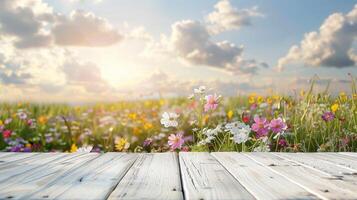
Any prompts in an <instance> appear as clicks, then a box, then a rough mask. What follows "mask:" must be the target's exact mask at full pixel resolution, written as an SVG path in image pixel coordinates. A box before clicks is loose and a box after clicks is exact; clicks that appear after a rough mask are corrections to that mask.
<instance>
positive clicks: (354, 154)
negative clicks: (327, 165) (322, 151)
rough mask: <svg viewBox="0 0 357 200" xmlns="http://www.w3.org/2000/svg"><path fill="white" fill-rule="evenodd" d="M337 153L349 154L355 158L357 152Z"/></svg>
mask: <svg viewBox="0 0 357 200" xmlns="http://www.w3.org/2000/svg"><path fill="white" fill-rule="evenodd" d="M339 154H342V155H347V156H351V157H353V158H357V152H339Z"/></svg>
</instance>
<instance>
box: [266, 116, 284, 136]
mask: <svg viewBox="0 0 357 200" xmlns="http://www.w3.org/2000/svg"><path fill="white" fill-rule="evenodd" d="M269 127H270V129H271V130H272V131H273V133H280V132H282V131H285V130H286V128H287V126H286V124H285V122H284V121H283V119H281V118H280V117H279V118H278V119H273V120H271V121H270V124H269Z"/></svg>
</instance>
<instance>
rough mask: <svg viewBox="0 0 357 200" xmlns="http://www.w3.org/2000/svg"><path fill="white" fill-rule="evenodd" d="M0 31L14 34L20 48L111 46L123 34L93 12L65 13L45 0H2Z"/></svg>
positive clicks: (4, 33)
mask: <svg viewBox="0 0 357 200" xmlns="http://www.w3.org/2000/svg"><path fill="white" fill-rule="evenodd" d="M0 35H3V36H7V37H14V38H15V39H16V41H15V45H16V47H18V48H36V47H49V46H53V45H60V46H61V45H63V46H68V45H71V46H107V45H112V44H114V43H117V42H119V41H120V39H121V38H122V36H121V35H120V34H119V33H118V31H117V30H115V29H114V28H113V27H112V26H111V25H110V24H109V23H108V22H107V21H106V20H105V19H103V18H100V17H97V16H95V15H94V14H93V13H89V12H84V11H78V10H77V11H73V12H72V13H71V15H70V16H65V15H62V14H61V13H57V12H54V11H53V9H52V8H51V7H49V6H48V5H47V4H46V3H44V2H42V0H2V1H0Z"/></svg>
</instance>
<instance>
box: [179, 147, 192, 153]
mask: <svg viewBox="0 0 357 200" xmlns="http://www.w3.org/2000/svg"><path fill="white" fill-rule="evenodd" d="M181 151H183V152H189V151H190V148H189V147H188V146H184V147H182V149H181Z"/></svg>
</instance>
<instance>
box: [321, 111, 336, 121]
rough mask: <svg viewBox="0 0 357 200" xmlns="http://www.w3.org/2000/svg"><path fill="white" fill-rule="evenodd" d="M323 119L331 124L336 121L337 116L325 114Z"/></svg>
mask: <svg viewBox="0 0 357 200" xmlns="http://www.w3.org/2000/svg"><path fill="white" fill-rule="evenodd" d="M321 118H322V119H323V120H324V121H325V122H329V121H332V120H334V119H335V115H334V114H333V112H329V111H327V112H325V113H324V114H323V115H322V116H321Z"/></svg>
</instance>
